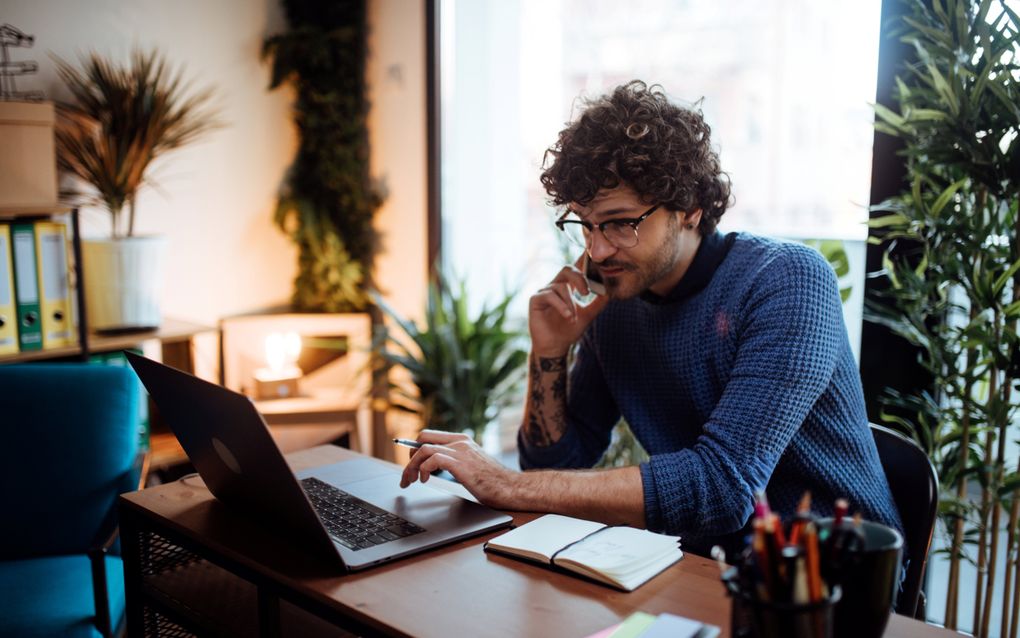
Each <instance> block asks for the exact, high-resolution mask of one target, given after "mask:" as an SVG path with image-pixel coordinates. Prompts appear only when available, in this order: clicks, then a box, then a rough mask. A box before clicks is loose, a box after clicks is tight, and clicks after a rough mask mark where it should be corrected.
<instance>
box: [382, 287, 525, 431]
mask: <svg viewBox="0 0 1020 638" xmlns="http://www.w3.org/2000/svg"><path fill="white" fill-rule="evenodd" d="M512 300H513V295H512V294H507V295H505V296H504V297H503V298H502V299H500V300H499V301H498V302H497V303H495V304H494V305H492V306H489V305H486V306H483V307H482V309H481V310H480V311H479V312H478V313H477V314H476V315H474V316H472V315H471V313H470V311H469V305H468V297H467V291H466V287H465V284H464V282H463V281H461V282H459V283H456V284H453V285H451V283H450V282H449V281H448V280H447V279H446V278H445V277H443V276H442V275H437V276H436V277H435V278H434V279H433V281H432V282H431V283H430V285H429V292H428V303H427V306H426V309H425V319H424V325H421V326H419V325H418V324H417V323H415V322H413V321H410V320H407V319H405V318H403V317H401V316H400V315H399V314H398V313H397V312H396V311H395V310H393V309H392V308H391V307H390V306H389V305H388V304H386V302H385V301H384V300H382V299H381V298H378V297H376V299H375V301H376V303H377V304H378V306H379V307H380V308H381V309H382V311H383V312H384V313H385V314H386V315H387V316H388V317H389V318H390V319H391V320H392V321H393V322H394V324H395V326H396V327H395V328H390V327H387V326H386V325H385V324H382V325H379V326H378V327H377V328H376V334H375V338H374V350H375V352H376V354H377V355H378V362H379V365H380V368H379V372H388V371H389V370H390V369H391V368H393V367H402V368H404V369H406V370H407V372H408V373H410V376H411V381H412V383H413V385H414V387H413V388H411V387H404V386H402V385H400V384H395V385H393V386H392V387H391V399H390V403H391V405H393V406H394V407H396V408H397V409H400V410H403V411H406V412H411V413H414V414H417V415H420V416H421V418H422V423H423V425H424V426H425V427H428V428H432V429H437V430H445V431H448V432H464V431H471V432H473V433H474V437H475V440H477V441H478V442H479V443H481V437H482V434H483V432H484V429H485V427H486V426H488V425H489V423H491V422H493V421H494V420H495V419H496V417H497V416H499V413H500V411H501V410H502V409H503V408H505V407H506V406H507V405H509V404H510V403H511V402H512V401H515V400H518V399H519V398H520V389H521V382H522V381H523V379H524V364H525V362H526V361H527V358H528V353H527V350H526V349H525V341H524V339H525V335H524V333H523V332H522V331H521V330H517V329H514V328H513V327H512V319H511V318H510V317H509V314H508V308H509V306H510V303H511V301H512Z"/></svg>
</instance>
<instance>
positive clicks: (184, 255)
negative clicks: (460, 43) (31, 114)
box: [0, 0, 427, 368]
mask: <svg viewBox="0 0 1020 638" xmlns="http://www.w3.org/2000/svg"><path fill="white" fill-rule="evenodd" d="M422 4H423V3H421V2H418V1H417V0H370V9H369V21H370V24H371V32H370V36H369V49H370V63H369V68H368V71H367V80H368V83H369V99H370V100H371V103H372V111H371V115H370V117H369V126H370V128H371V135H370V137H371V143H372V171H373V173H374V174H376V175H378V176H381V177H382V178H384V179H385V181H386V182H387V185H388V188H389V197H388V199H387V200H386V203H385V204H384V206H383V208H382V209H381V210H380V211H379V214H378V217H377V223H376V227H377V228H378V229H379V231H380V232H381V233H382V246H383V253H382V254H381V255H380V257H379V260H378V264H377V280H378V282H379V284H380V286H381V287H382V288H383V290H384V292H385V293H386V294H387V297H389V298H390V299H391V301H392V303H393V304H394V305H395V306H396V308H397V309H398V310H400V311H401V312H404V313H406V314H410V315H412V316H416V315H418V314H420V313H421V304H422V300H423V299H424V285H425V284H424V282H425V270H426V269H425V262H426V260H427V257H426V232H425V227H426V223H425V218H426V216H425V215H426V214H425V206H426V186H425V181H426V170H425V162H426V151H425V67H424V33H425V31H424V30H425V23H424V10H423V8H422ZM4 22H7V23H11V24H13V25H14V26H16V27H18V28H20V29H22V30H23V31H25V32H26V33H29V34H31V35H34V36H35V38H36V40H35V42H36V44H35V47H34V48H32V49H16V50H14V58H15V59H16V60H28V59H34V60H37V61H38V62H39V66H40V72H39V74H37V75H35V76H29V77H26V78H23V79H21V80H20V81H19V85H18V86H19V88H20V89H42V90H44V91H45V92H46V94H47V95H48V96H51V97H53V96H55V97H58V98H59V97H64V96H65V94H64V93H63V92H62V91H61V86H60V82H59V80H58V78H57V77H56V74H55V71H54V65H53V63H52V61H51V60H50V58H49V55H48V53H49V52H53V53H55V54H57V55H59V56H61V57H63V58H65V59H68V60H70V59H74V58H75V57H76V56H77V54H78V53H80V52H84V51H88V50H91V49H94V50H96V51H98V52H100V53H102V54H105V55H108V56H110V57H112V58H115V59H118V60H125V59H126V58H127V56H128V54H129V53H130V51H131V50H132V48H133V47H135V46H139V47H142V48H150V47H153V46H155V47H158V48H159V49H160V50H161V51H162V52H163V53H164V54H165V55H166V57H167V59H168V60H170V61H171V62H173V63H175V64H180V65H183V66H184V67H185V68H186V71H187V76H188V77H190V78H193V80H194V82H195V84H196V85H198V86H207V85H212V86H214V87H215V89H216V91H217V97H218V99H217V104H218V106H219V108H220V111H221V119H222V120H223V121H224V122H225V123H226V126H225V127H224V128H223V129H221V130H218V131H215V132H214V133H212V134H211V135H210V136H209V137H208V138H206V140H205V141H202V142H199V143H197V144H195V145H194V146H191V147H188V148H184V149H181V150H179V151H177V152H174V153H173V154H172V155H168V156H167V157H166V158H165V159H164V160H163V161H161V162H159V161H158V162H157V163H156V164H155V165H154V168H155V169H156V170H155V172H154V174H153V176H154V177H155V179H156V180H157V181H158V184H159V186H160V191H158V192H157V191H155V190H150V191H148V192H146V193H144V194H143V195H142V196H141V197H140V198H139V205H138V209H139V219H138V221H137V230H138V231H140V232H143V233H162V234H164V235H166V236H167V237H168V238H169V242H170V245H169V249H168V263H167V272H168V276H167V280H166V282H165V288H164V293H163V297H162V302H163V311H164V314H166V315H168V316H173V317H177V318H181V319H188V320H191V321H196V322H199V323H205V324H209V325H215V323H216V321H217V320H218V319H219V318H221V317H224V316H229V315H232V314H239V313H245V312H252V311H257V310H260V309H264V308H267V307H272V306H276V305H280V304H284V303H286V302H287V301H288V300H289V298H290V294H291V287H292V280H293V277H294V274H295V271H296V250H295V248H294V246H293V244H292V243H291V242H290V240H289V239H288V238H287V237H286V236H284V235H283V234H282V233H281V232H280V231H279V230H277V228H276V227H275V226H274V225H273V223H272V215H273V210H274V206H275V200H276V193H277V189H278V188H279V186H280V183H281V181H282V180H283V177H284V173H285V171H286V169H287V167H288V166H289V165H290V163H291V161H292V159H293V155H294V152H295V149H296V146H297V136H296V131H295V128H294V126H293V123H292V120H291V115H290V110H289V107H290V103H291V101H292V99H293V96H292V93H291V92H290V91H289V90H288V89H286V88H284V89H278V90H276V91H273V92H269V91H268V88H267V87H268V84H269V68H268V65H267V64H265V63H263V62H262V61H261V60H260V57H259V54H260V49H261V46H262V42H263V40H264V39H265V37H266V36H267V35H271V34H274V33H278V32H280V31H282V30H284V29H285V28H286V23H285V19H284V16H283V13H282V9H281V8H280V7H279V5H278V2H277V0H213V1H209V0H176V1H174V2H168V1H166V0H90V1H89V2H81V1H80V0H3V4H2V5H0V23H4ZM83 221H84V234H86V235H93V236H94V235H98V234H103V233H106V232H108V227H109V226H108V220H107V217H106V215H105V214H104V213H103V212H102V211H100V210H85V211H83ZM214 357H215V355H214V354H210V355H208V356H202V357H200V361H199V362H198V363H199V365H200V366H202V367H203V368H206V367H208V364H209V362H208V361H206V359H207V358H214Z"/></svg>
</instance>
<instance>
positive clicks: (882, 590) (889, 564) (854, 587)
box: [818, 519, 903, 638]
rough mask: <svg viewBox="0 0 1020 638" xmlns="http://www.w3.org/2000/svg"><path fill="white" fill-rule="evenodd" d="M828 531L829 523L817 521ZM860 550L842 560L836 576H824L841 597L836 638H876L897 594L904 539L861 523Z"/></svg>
mask: <svg viewBox="0 0 1020 638" xmlns="http://www.w3.org/2000/svg"><path fill="white" fill-rule="evenodd" d="M818 527H819V530H821V531H823V532H826V531H831V528H832V519H821V520H819V521H818ZM860 531H861V533H862V535H863V538H864V543H863V546H862V547H860V548H859V549H858V550H856V551H854V552H851V555H848V556H845V557H843V559H842V561H841V563H842V568H841V570H840V572H839V573H834V574H827V575H826V576H827V579H828V580H829V581H830V582H834V583H838V584H839V585H840V586H841V587H842V589H843V597H842V600H841V601H840V603H839V604H838V605H837V606H836V613H835V622H836V625H835V627H836V631H835V636H836V638H850V636H853V637H854V638H877V637H878V636H881V635H882V634H883V632H884V631H885V626H886V624H887V623H888V622H889V615H890V614H891V613H892V610H893V605H894V604H895V602H896V595H897V594H898V593H899V585H900V569H901V562H902V559H903V537H902V536H900V533H899V532H897V531H896V530H894V529H892V528H891V527H887V526H885V525H881V524H879V523H873V522H871V521H861V523H860Z"/></svg>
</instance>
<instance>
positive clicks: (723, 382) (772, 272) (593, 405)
mask: <svg viewBox="0 0 1020 638" xmlns="http://www.w3.org/2000/svg"><path fill="white" fill-rule="evenodd" d="M728 239H729V241H728V242H727V241H726V240H724V239H723V237H722V235H720V234H715V235H714V236H710V237H706V238H705V239H704V240H703V241H702V247H701V249H699V251H698V254H697V255H696V257H695V260H694V263H692V265H691V268H690V270H689V271H688V273H687V275H686V276H685V277H684V279H683V280H682V281H681V282H680V284H679V285H678V287H677V290H675V291H674V292H672V293H670V294H669V295H668V296H667V297H665V298H662V297H656V296H654V295H652V294H650V293H646V294H645V295H643V296H642V297H640V298H635V299H629V300H625V301H621V302H614V303H610V304H609V305H608V306H607V307H606V309H605V310H604V311H603V312H602V313H601V314H600V315H599V316H598V318H597V319H596V320H595V321H594V322H593V323H592V325H591V326H590V327H589V328H588V330H587V332H586V333H585V335H584V336H583V337H582V339H581V342H580V343H579V346H578V351H577V356H576V359H575V363H574V366H573V368H572V369H571V371H570V379H569V391H568V400H567V430H566V433H565V434H564V435H563V437H562V438H561V439H560V440H559V441H557V442H556V443H555V444H553V445H551V446H549V447H545V448H542V447H537V446H534V445H531V444H530V443H529V442H528V441H527V440H526V438H525V437H523V436H521V437H519V446H520V453H521V466H522V467H523V468H525V469H531V468H543V467H544V468H583V467H591V466H592V465H593V464H594V463H595V462H596V461H597V460H598V459H599V458H600V457H601V455H602V453H603V452H604V451H605V450H606V448H607V447H608V445H609V440H610V434H611V431H612V428H613V426H614V425H615V424H616V422H617V421H618V420H619V418H620V416H621V415H622V416H623V418H625V419H626V420H627V423H628V424H629V425H630V427H631V429H632V430H633V432H634V434H635V436H636V437H637V439H638V440H639V441H640V442H641V444H642V445H643V446H644V448H645V449H646V450H647V451H648V453H649V455H650V457H651V458H650V460H649V461H648V462H647V463H645V464H643V465H642V466H641V478H642V481H643V488H644V499H645V518H646V522H647V525H648V528H649V529H651V530H654V531H665V532H667V533H670V534H679V535H683V536H684V540H685V544H689V545H693V546H695V547H702V548H703V547H705V546H708V545H710V544H711V543H713V542H723V543H724V544H725V545H729V546H733V539H734V537H735V536H734V535H739V534H740V530H741V529H742V528H743V527H744V525H745V524H746V523H747V521H748V519H749V517H750V516H751V514H752V511H753V507H754V494H755V493H756V492H758V491H761V490H765V492H766V493H767V495H768V498H769V502H770V504H771V505H772V508H773V510H775V511H777V512H778V513H779V514H780V515H781V516H782V517H783V518H784V519H786V518H789V517H790V516H791V515H792V514H793V513H794V512H795V510H796V506H797V502H798V501H799V500H800V498H801V496H802V494H803V493H804V491H805V490H811V494H812V496H813V508H812V509H813V510H814V511H815V512H816V513H819V514H822V515H831V513H832V504H833V501H834V500H835V499H836V498H838V497H841V496H842V497H846V498H847V499H849V501H850V511H851V512H856V511H860V512H861V513H862V514H863V516H864V518H865V519H868V520H872V521H877V522H880V523H884V524H886V525H889V526H892V527H895V528H896V529H899V530H902V525H901V523H900V519H899V515H898V513H897V510H896V506H895V504H894V503H893V500H892V495H891V494H890V491H889V486H888V484H887V483H886V480H885V474H884V473H883V471H882V467H881V464H880V462H879V459H878V453H877V451H876V449H875V445H874V441H873V439H872V435H871V433H870V430H869V429H868V422H867V416H866V413H865V410H864V396H863V392H862V390H861V383H860V377H859V375H858V372H857V367H856V364H855V363H854V358H853V354H852V352H851V350H850V343H849V340H848V339H847V333H846V328H845V326H844V325H843V315H842V308H841V303H840V296H839V290H838V285H837V281H836V277H835V274H834V273H833V271H832V268H831V267H830V266H829V265H828V263H827V262H826V261H825V259H824V258H823V257H822V256H821V255H820V254H819V253H818V252H817V251H815V250H812V249H810V248H807V247H805V246H802V245H800V244H794V243H785V242H778V241H774V240H770V239H765V238H762V237H757V236H753V235H749V234H744V233H740V234H736V235H735V236H730V238H728ZM727 249H728V250H727ZM699 279H700V281H699ZM727 539H728V540H727Z"/></svg>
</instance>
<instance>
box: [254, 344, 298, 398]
mask: <svg viewBox="0 0 1020 638" xmlns="http://www.w3.org/2000/svg"><path fill="white" fill-rule="evenodd" d="M265 350H266V365H265V366H264V367H260V368H256V369H255V398H256V399H258V400H263V399H285V398H288V397H296V396H298V394H299V392H298V380H299V379H300V378H301V374H302V373H301V368H299V367H298V366H297V360H298V356H299V355H300V354H301V336H300V335H299V334H298V333H296V332H287V333H282V332H274V333H271V334H269V335H268V336H266V341H265Z"/></svg>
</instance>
